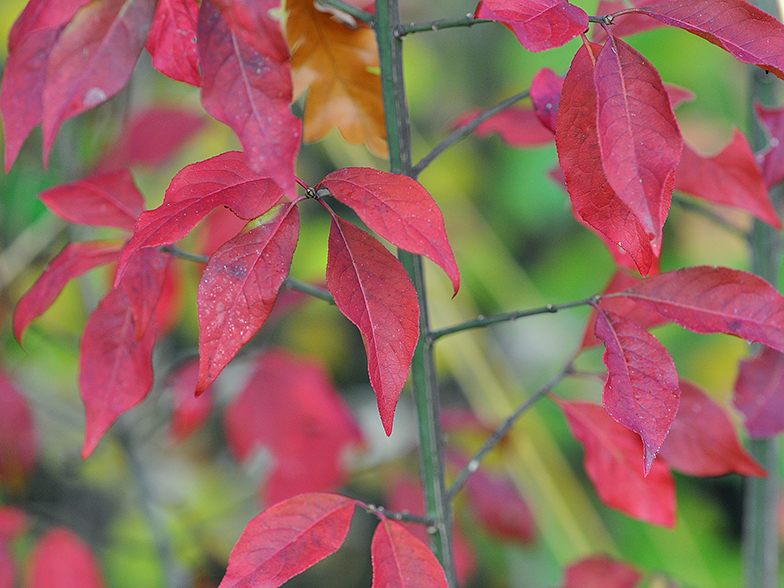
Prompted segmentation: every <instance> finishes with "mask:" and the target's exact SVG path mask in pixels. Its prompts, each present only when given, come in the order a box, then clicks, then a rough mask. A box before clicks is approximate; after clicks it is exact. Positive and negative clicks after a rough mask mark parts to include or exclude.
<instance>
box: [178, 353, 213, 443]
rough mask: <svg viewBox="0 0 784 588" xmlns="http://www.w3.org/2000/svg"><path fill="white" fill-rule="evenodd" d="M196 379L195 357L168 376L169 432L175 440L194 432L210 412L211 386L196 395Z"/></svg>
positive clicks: (197, 368) (181, 439)
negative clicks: (170, 409) (170, 406)
mask: <svg viewBox="0 0 784 588" xmlns="http://www.w3.org/2000/svg"><path fill="white" fill-rule="evenodd" d="M198 379H199V362H198V360H196V359H194V360H192V361H189V362H187V363H185V364H183V365H181V366H180V367H178V368H177V370H176V371H175V372H174V373H173V374H172V375H171V377H170V378H169V386H168V387H169V389H170V390H171V393H172V401H173V411H172V421H171V429H170V432H171V436H172V438H173V439H174V440H175V441H183V440H185V439H186V438H187V437H189V436H190V435H192V434H193V433H195V432H196V430H197V429H198V428H199V427H201V426H202V425H203V424H204V421H206V420H207V417H209V415H210V412H212V405H213V400H212V399H213V392H212V390H213V388H212V386H210V387H209V388H207V389H206V390H205V391H204V393H202V394H201V395H200V396H196V395H195V394H194V393H193V391H194V390H195V389H196V382H197V381H198Z"/></svg>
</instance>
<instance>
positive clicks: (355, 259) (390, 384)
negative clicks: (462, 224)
mask: <svg viewBox="0 0 784 588" xmlns="http://www.w3.org/2000/svg"><path fill="white" fill-rule="evenodd" d="M327 288H328V289H329V291H330V292H332V295H333V296H334V297H335V304H336V305H337V307H338V309H340V312H342V313H343V314H344V315H345V316H346V317H347V318H348V319H349V320H350V321H351V322H352V323H354V324H355V325H356V326H357V328H359V330H360V332H361V333H362V338H363V340H364V343H365V350H366V351H367V356H368V371H369V373H370V383H371V385H372V386H373V390H374V391H375V393H376V399H377V400H378V410H379V413H380V415H381V422H382V424H383V425H384V431H386V433H387V435H390V434H391V433H392V422H393V420H394V417H395V407H396V406H397V401H398V399H399V397H400V391H401V390H402V389H403V385H404V384H405V383H406V378H407V377H408V372H409V370H410V369H411V360H412V358H413V357H414V349H415V348H416V344H417V341H418V340H419V303H418V302H417V295H416V290H414V286H413V284H412V283H411V280H410V278H409V277H408V273H406V270H405V269H404V268H403V265H402V264H401V263H400V262H399V261H398V260H397V258H396V257H395V256H394V255H392V254H391V253H390V252H389V251H387V249H386V248H384V246H383V245H381V243H379V242H378V241H377V240H376V239H374V238H373V237H371V236H370V235H368V234H367V233H365V232H364V231H362V230H360V229H358V228H357V227H355V226H354V225H352V224H351V223H349V222H348V221H345V220H343V219H340V218H338V217H336V216H333V218H332V228H331V229H330V232H329V251H328V255H327Z"/></svg>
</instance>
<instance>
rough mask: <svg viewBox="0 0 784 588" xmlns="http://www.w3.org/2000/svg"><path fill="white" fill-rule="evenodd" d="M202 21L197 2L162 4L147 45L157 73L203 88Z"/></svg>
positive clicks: (161, 0)
mask: <svg viewBox="0 0 784 588" xmlns="http://www.w3.org/2000/svg"><path fill="white" fill-rule="evenodd" d="M198 18H199V5H198V2H197V0H159V1H158V6H157V7H156V8H155V15H154V17H153V20H152V26H151V27H150V32H149V34H148V35H147V42H146V43H145V45H144V46H145V48H146V49H147V51H149V53H150V55H152V66H153V67H154V68H155V69H157V70H158V71H159V72H161V73H162V74H164V75H167V76H169V77H170V78H172V79H174V80H178V81H180V82H185V83H187V84H192V85H194V86H199V85H200V84H201V73H200V72H199V48H198V45H197V41H196V22H197V20H198ZM150 144H151V145H154V143H152V142H150Z"/></svg>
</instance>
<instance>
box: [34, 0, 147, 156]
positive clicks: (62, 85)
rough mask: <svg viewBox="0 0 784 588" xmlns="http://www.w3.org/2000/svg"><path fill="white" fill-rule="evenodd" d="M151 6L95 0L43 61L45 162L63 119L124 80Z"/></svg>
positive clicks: (142, 1) (132, 0) (143, 0)
mask: <svg viewBox="0 0 784 588" xmlns="http://www.w3.org/2000/svg"><path fill="white" fill-rule="evenodd" d="M154 9H155V1H154V0H95V1H94V2H91V3H89V4H87V5H86V6H84V7H83V8H81V9H80V10H79V12H77V13H76V16H74V18H73V20H72V21H71V22H70V23H69V24H68V26H66V27H65V29H64V30H63V32H62V33H61V34H60V37H59V38H58V39H57V42H56V43H55V45H54V47H53V48H52V51H51V54H50V55H49V60H48V64H47V72H46V86H45V88H44V93H43V130H44V144H43V150H44V162H47V161H48V159H49V153H50V151H51V149H52V145H53V144H54V140H55V137H56V136H57V132H58V131H59V129H60V125H62V124H63V122H65V121H66V120H68V119H69V118H72V117H74V116H76V115H77V114H80V113H82V112H84V111H85V110H89V109H90V108H94V107H95V106H98V105H99V104H102V103H103V102H106V100H108V99H109V98H111V97H112V96H114V95H115V94H117V92H119V91H120V90H122V88H123V87H124V86H125V84H127V83H128V80H130V78H131V74H132V73H133V68H134V66H135V65H136V61H137V59H138V58H139V54H140V53H141V51H142V48H143V46H144V40H145V38H146V37H147V31H148V30H149V28H150V23H151V22H152V16H153V11H154Z"/></svg>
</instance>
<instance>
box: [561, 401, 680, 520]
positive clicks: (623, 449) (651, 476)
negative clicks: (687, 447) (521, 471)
mask: <svg viewBox="0 0 784 588" xmlns="http://www.w3.org/2000/svg"><path fill="white" fill-rule="evenodd" d="M558 404H559V405H560V407H561V409H562V410H563V411H564V414H565V415H566V419H567V421H568V422H569V428H570V429H571V430H572V433H573V434H574V436H575V437H576V438H577V440H578V441H580V443H582V445H583V447H584V448H585V471H586V472H587V474H588V477H589V478H590V479H591V481H592V482H593V485H594V487H595V488H596V492H597V493H598V494H599V498H601V499H602V501H603V502H604V503H605V504H606V505H607V506H610V507H612V508H616V509H618V510H620V511H621V512H623V513H626V514H627V515H629V516H631V517H634V518H637V519H640V520H643V521H646V522H648V523H652V524H655V525H664V526H666V527H673V526H675V480H674V479H673V477H672V473H670V470H669V468H668V467H667V466H666V465H665V464H664V462H662V461H654V462H653V466H652V467H651V471H650V472H649V473H648V475H647V476H643V473H642V469H641V468H640V450H641V449H642V442H641V441H640V437H639V436H638V435H636V434H635V433H633V432H632V431H630V430H629V429H627V428H626V427H624V426H623V425H621V424H619V423H617V422H615V421H614V420H613V419H612V418H610V416H609V415H608V414H607V412H606V411H605V410H604V409H603V408H602V407H601V406H598V405H596V404H588V403H585V402H566V401H561V400H559V401H558Z"/></svg>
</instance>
